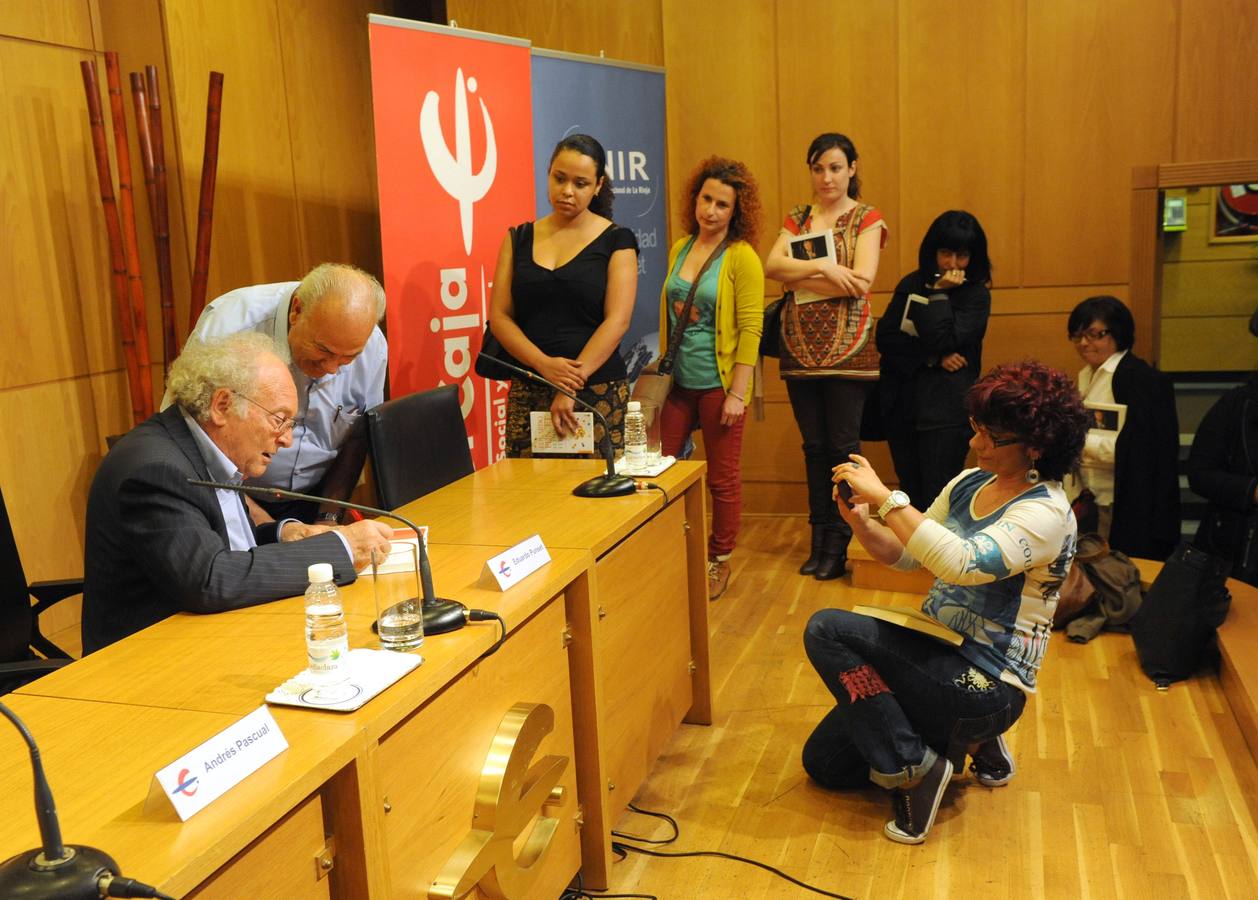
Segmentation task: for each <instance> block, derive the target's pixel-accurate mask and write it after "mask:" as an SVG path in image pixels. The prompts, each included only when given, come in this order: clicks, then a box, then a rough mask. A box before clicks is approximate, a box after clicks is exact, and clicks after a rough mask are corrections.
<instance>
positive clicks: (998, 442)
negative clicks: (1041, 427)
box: [970, 416, 1022, 447]
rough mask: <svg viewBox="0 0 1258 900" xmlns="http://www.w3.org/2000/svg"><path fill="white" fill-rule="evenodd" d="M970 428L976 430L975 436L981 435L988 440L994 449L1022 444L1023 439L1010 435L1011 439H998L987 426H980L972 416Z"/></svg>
mask: <svg viewBox="0 0 1258 900" xmlns="http://www.w3.org/2000/svg"><path fill="white" fill-rule="evenodd" d="M970 427H971V428H972V429H974V433H975V434H981V435H982V436H983V437H985V438H987V440H988V441H990V442H991V445H992V446H993V447H1008V446H1009V445H1010V444H1021V443H1022V438H1020V437H1018V436H1017V435H1010V436H1009V437H996V435H994V434H992V433H991V430H990V429H989V428H988V427H987V426H986V425H980V424H979V423H978V422H975V421H974V417H973V416H970Z"/></svg>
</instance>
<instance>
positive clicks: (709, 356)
mask: <svg viewBox="0 0 1258 900" xmlns="http://www.w3.org/2000/svg"><path fill="white" fill-rule="evenodd" d="M693 246H694V238H691V239H690V242H689V243H687V244H686V246H685V248H684V249H683V250H682V251H681V253H679V254H677V260H676V262H674V263H673V269H672V271H671V272H669V273H668V281H667V283H666V284H665V287H664V290H665V292H666V294H667V297H668V334H669V336H671V335H672V333H673V328H674V327H676V324H677V314H678V313H680V312H681V308H682V307H683V306H685V305H686V297H687V295H689V293H690V282H689V281H686V280H685V279H684V278H682V277H681V275H680V274H679V273H680V272H681V267H682V265H683V264H684V263H685V262H686V257H687V256H688V255H689V254H690V248H691V247H693ZM724 255H725V251H724V250H722V251H721V254H720V255H719V256H717V257H715V258H714V259H713V260H712V262H711V263H710V264H709V265H708V269H707V271H706V272H704V273H703V277H702V278H700V279H699V288H698V290H696V291H695V302H694V306H692V307H691V309H690V324H689V325H687V326H686V330H685V331H683V332H682V333H681V346H680V347H679V348H678V350H677V359H676V361H675V365H674V367H673V379H674V380H675V381H676V382H677V384H678V385H680V386H681V387H684V388H689V389H690V390H692V391H706V390H711V389H712V388H719V387H721V373H720V370H719V369H718V368H717V366H716V287H717V283H718V280H719V272H720V268H721V256H724ZM666 340H667V338H666Z"/></svg>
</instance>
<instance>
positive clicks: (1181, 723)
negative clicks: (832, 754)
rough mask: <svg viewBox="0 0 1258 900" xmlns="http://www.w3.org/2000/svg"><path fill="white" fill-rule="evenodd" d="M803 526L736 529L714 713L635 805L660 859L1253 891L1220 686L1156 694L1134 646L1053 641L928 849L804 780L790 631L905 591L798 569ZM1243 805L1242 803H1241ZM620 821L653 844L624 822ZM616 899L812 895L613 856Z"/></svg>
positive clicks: (1028, 891)
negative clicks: (1006, 757)
mask: <svg viewBox="0 0 1258 900" xmlns="http://www.w3.org/2000/svg"><path fill="white" fill-rule="evenodd" d="M806 543H807V532H806V525H805V524H804V523H803V521H802V520H799V519H783V518H769V517H765V518H748V519H745V520H744V525H743V531H742V534H741V536H740V546H739V549H738V551H737V552H736V554H735V556H734V558H733V560H732V565H733V577H732V580H731V582H730V587H729V590H728V591H727V593H726V594H725V596H723V597H722V598H721V599H719V600H718V601H716V602H715V603H714V604H712V607H711V616H712V620H711V628H712V677H713V692H714V699H715V710H716V716H715V722H714V724H713V725H712V726H711V727H700V726H692V725H683V726H682V727H681V729H680V730H679V731H678V732H677V734H676V735H675V737H674V738H673V740H672V742H671V743H670V744H669V745H668V747H667V748H666V749H665V752H664V754H663V756H662V757H661V758H660V761H659V762H658V763H657V764H656V766H655V769H654V772H653V773H652V775H651V776H650V778H649V779H648V780H647V782H646V783H645V785H644V786H643V787H642V789H641V790H640V791H639V793H638V796H637V797H636V798H635V801H636V803H637V804H638V805H639V806H642V807H645V808H648V809H653V810H660V811H664V812H668V813H669V814H671V815H673V816H674V817H675V818H676V819H677V820H678V822H679V823H680V826H681V837H680V839H679V840H678V841H677V842H676V843H674V844H672V845H669V846H668V847H664V848H662V849H665V850H699V849H707V850H719V851H723V852H726V853H734V854H739V855H743V856H750V857H754V858H756V859H758V860H762V861H764V862H767V863H769V864H770V865H773V866H776V867H778V868H781V869H784V870H786V871H787V872H789V873H790V874H791V875H793V876H795V877H796V878H799V879H801V880H803V881H806V882H809V883H811V884H814V885H816V886H818V887H821V888H824V889H825V890H828V891H832V892H835V893H839V894H843V895H847V896H850V897H859V898H871V900H873V898H876V900H886V898H971V897H1000V898H1005V897H1018V898H1023V897H1025V898H1049V900H1052V898H1067V897H1069V898H1073V897H1085V898H1139V900H1147V898H1156V900H1173V898H1179V897H1200V898H1254V897H1258V875H1256V874H1255V872H1256V870H1258V829H1256V828H1255V823H1254V819H1253V813H1252V811H1251V808H1250V806H1249V805H1248V803H1249V802H1253V799H1254V798H1255V797H1258V770H1256V768H1255V765H1254V761H1253V758H1252V757H1251V756H1250V754H1249V752H1248V750H1247V748H1246V746H1245V743H1244V741H1243V739H1242V737H1241V733H1240V731H1239V729H1238V727H1237V724H1236V721H1235V719H1234V718H1233V716H1232V714H1231V711H1230V709H1229V707H1228V704H1227V701H1226V700H1225V699H1224V697H1223V696H1222V694H1221V693H1220V689H1219V684H1218V680H1217V679H1216V678H1215V677H1213V676H1202V677H1200V678H1198V679H1196V680H1194V681H1190V682H1187V683H1181V684H1177V685H1175V686H1173V687H1172V688H1171V689H1170V691H1168V692H1165V693H1159V692H1157V691H1155V690H1154V689H1153V686H1152V684H1151V683H1150V682H1149V681H1148V680H1147V679H1145V678H1144V676H1143V675H1142V674H1141V673H1140V670H1139V666H1138V664H1137V661H1136V655H1135V650H1134V648H1133V646H1132V643H1131V639H1130V637H1129V636H1126V635H1119V634H1102V635H1101V636H1100V637H1099V638H1098V639H1096V640H1095V641H1093V642H1091V643H1089V644H1072V643H1069V642H1067V641H1066V640H1065V639H1064V638H1063V636H1062V635H1061V634H1055V635H1054V637H1053V640H1052V641H1051V643H1050V645H1049V650H1048V657H1047V660H1046V662H1045V665H1044V668H1043V670H1042V672H1041V675H1040V682H1039V692H1038V693H1037V695H1036V696H1035V697H1033V698H1032V699H1031V701H1030V702H1029V703H1028V704H1027V709H1026V712H1025V713H1024V714H1023V717H1022V719H1021V720H1020V721H1019V722H1018V723H1017V724H1016V725H1015V726H1014V728H1013V730H1012V731H1011V732H1010V734H1009V743H1010V746H1011V748H1012V750H1013V753H1014V757H1015V759H1016V761H1017V767H1018V769H1017V774H1016V775H1015V777H1014V780H1013V781H1012V782H1011V783H1010V784H1009V785H1007V786H1005V787H1002V788H994V789H993V788H985V787H983V786H981V785H979V784H978V783H977V782H976V781H974V780H973V779H972V777H971V778H969V779H967V780H966V781H965V782H962V783H959V784H954V785H952V786H951V787H950V788H949V789H948V792H947V794H946V795H945V797H944V801H943V805H942V807H941V808H940V811H939V816H938V818H937V820H936V822H935V827H934V829H933V830H932V831H931V834H930V837H929V838H928V839H927V841H926V843H924V844H922V845H920V846H916V847H909V846H903V845H900V844H895V843H892V842H891V841H889V840H887V839H886V838H884V837H883V836H882V825H883V823H884V822H885V821H886V819H887V818H888V816H889V813H890V801H889V799H888V795H887V794H886V793H885V792H884V791H882V790H880V789H878V788H875V787H873V786H872V785H871V786H870V787H869V788H868V789H865V790H861V791H856V792H851V793H832V792H828V791H824V790H822V789H820V788H817V787H816V786H814V785H812V784H811V783H810V782H809V780H808V778H807V777H806V776H805V774H804V772H803V769H802V767H801V765H800V761H799V751H800V747H801V746H802V744H803V742H804V739H805V738H806V737H807V736H808V734H809V732H810V731H811V729H812V727H813V725H815V724H816V722H817V721H818V720H820V718H821V717H822V715H823V714H824V713H825V712H826V710H828V709H829V708H830V705H831V700H830V696H829V694H828V692H827V691H826V690H825V688H824V686H823V685H822V683H821V681H820V680H819V679H818V678H817V676H816V674H815V673H814V672H813V670H812V668H811V666H810V665H809V664H808V661H807V659H806V658H805V656H804V651H803V646H802V644H801V641H800V635H801V633H802V631H803V627H804V624H805V623H806V622H807V621H808V617H809V616H810V615H811V614H812V613H813V611H814V610H817V609H820V608H823V607H827V606H842V607H848V606H851V604H852V603H853V602H858V598H859V602H870V600H871V599H873V600H875V601H885V602H892V601H894V602H905V601H911V600H912V597H911V596H910V595H905V594H891V593H889V592H869V591H861V590H859V589H856V588H853V587H851V586H850V585H849V584H847V582H846V579H844V580H840V581H837V582H826V583H822V582H818V581H815V580H813V579H811V578H803V577H801V576H799V575H797V574H795V568H796V567H797V566H798V565H799V563H800V562H801V561H802V559H803V557H804V556H805V555H807V547H806ZM1247 797H1248V801H1247ZM617 828H618V830H621V831H626V832H631V833H636V834H646V835H648V836H663V834H664V832H665V830H666V828H665V826H663V825H662V824H659V823H656V822H655V821H654V820H651V819H644V818H642V817H640V816H637V815H634V814H632V813H629V814H626V815H625V816H624V817H622V819H621V820H620V821H619V822H618V824H617ZM610 890H612V891H622V892H624V891H629V892H643V893H650V894H655V895H656V896H658V897H661V898H670V900H671V898H681V900H689V898H713V900H726V898H729V900H735V898H737V900H742V898H767V897H772V898H797V897H798V898H805V897H816V896H818V895H817V894H814V893H811V892H809V891H806V890H804V889H801V888H798V887H794V886H792V885H790V884H788V883H786V882H784V881H781V880H780V879H778V878H776V877H774V876H772V875H770V874H768V873H766V872H763V871H761V870H759V869H755V868H752V867H750V866H747V865H743V864H740V863H736V862H732V861H728V860H721V859H712V858H694V859H654V858H647V857H643V856H638V855H631V856H629V857H628V858H627V859H626V860H624V861H621V862H618V863H617V864H616V866H615V868H614V871H613V878H612V881H611V885H610Z"/></svg>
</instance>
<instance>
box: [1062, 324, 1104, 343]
mask: <svg viewBox="0 0 1258 900" xmlns="http://www.w3.org/2000/svg"><path fill="white" fill-rule="evenodd" d="M1107 337H1109V329H1108V328H1097V329H1089V330H1088V331H1076V332H1075V333H1074V334H1072V335H1070V343H1072V344H1077V343H1079V342H1080V341H1082V340H1083V339H1084V338H1087V339H1088V340H1089V341H1090V342H1091V343H1094V344H1095V343H1096V342H1097V341H1103V340H1105V339H1106V338H1107Z"/></svg>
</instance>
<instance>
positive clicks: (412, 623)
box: [371, 538, 424, 650]
mask: <svg viewBox="0 0 1258 900" xmlns="http://www.w3.org/2000/svg"><path fill="white" fill-rule="evenodd" d="M420 540H423V538H420ZM394 546H395V547H397V546H398V545H396V544H395V545H394ZM403 546H405V547H406V549H407V550H409V551H410V555H411V558H412V562H413V563H414V568H413V569H412V571H414V572H416V573H418V572H419V553H418V550H417V549H416V547H415V545H414V544H409V543H408V544H404V545H403ZM396 556H402V557H403V559H405V555H404V554H399V553H397V552H396V551H395V552H394V553H391V554H390V555H389V559H388V560H385V561H384V562H380V563H379V565H386V564H389V563H392V562H393V560H394V557H396ZM377 563H378V561H377V559H376V554H375V553H374V552H373V553H372V555H371V584H372V589H373V590H374V592H375V597H376V631H377V633H378V635H379V637H380V646H381V647H383V648H384V649H385V650H414V649H415V648H416V647H418V646H420V645H421V644H423V643H424V609H423V600H422V599H421V598H420V597H418V596H416V597H410V598H408V599H406V600H401V601H398V602H392V603H391V602H389V600H391V599H392V598H382V597H381V596H380V582H379V579H378V577H377V571H376V570H377V568H378V565H377ZM417 581H418V577H417Z"/></svg>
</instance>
